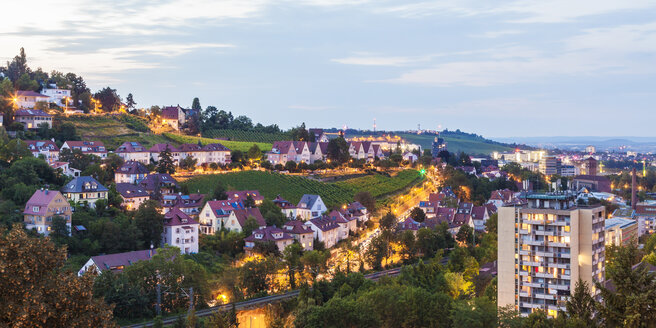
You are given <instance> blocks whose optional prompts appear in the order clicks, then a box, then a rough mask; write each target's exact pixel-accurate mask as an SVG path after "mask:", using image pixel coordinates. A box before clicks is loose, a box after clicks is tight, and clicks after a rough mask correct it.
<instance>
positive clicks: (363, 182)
mask: <svg viewBox="0 0 656 328" xmlns="http://www.w3.org/2000/svg"><path fill="white" fill-rule="evenodd" d="M419 181H421V177H420V176H419V173H418V172H417V171H415V170H406V171H402V172H400V173H399V174H398V175H396V176H392V177H387V176H384V175H380V174H375V175H370V176H366V177H360V178H354V179H348V180H344V181H340V182H337V183H326V182H319V181H315V180H310V179H307V178H304V177H301V176H295V175H285V174H278V173H268V172H261V171H242V172H233V173H226V174H213V175H202V176H197V177H194V178H192V179H189V180H187V181H185V182H183V183H182V184H183V185H185V186H187V188H188V190H189V192H200V193H203V194H209V193H211V192H212V191H213V189H214V187H215V186H216V185H217V184H218V183H222V184H223V185H224V186H225V187H226V188H227V189H238V190H244V189H246V190H247V189H256V190H259V191H260V193H261V194H262V195H263V196H264V197H266V198H268V199H274V198H275V197H276V196H277V195H281V196H282V197H283V198H285V199H287V200H289V201H290V202H292V203H297V202H298V201H299V200H300V199H301V197H302V196H303V194H318V195H320V196H321V198H322V199H323V201H324V202H325V203H326V205H327V206H334V205H342V204H345V203H348V202H351V201H353V196H354V195H355V194H356V193H357V192H359V191H369V192H371V193H372V195H373V196H374V197H376V198H377V199H378V200H379V201H381V200H382V199H384V198H385V196H387V195H390V194H393V193H395V192H398V191H400V190H403V189H405V188H407V187H409V186H412V185H414V184H415V183H417V182H419Z"/></svg>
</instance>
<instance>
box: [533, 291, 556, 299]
mask: <svg viewBox="0 0 656 328" xmlns="http://www.w3.org/2000/svg"><path fill="white" fill-rule="evenodd" d="M534 297H535V298H539V299H543V300H555V299H556V297H555V296H554V295H551V294H540V293H536V294H535V295H534Z"/></svg>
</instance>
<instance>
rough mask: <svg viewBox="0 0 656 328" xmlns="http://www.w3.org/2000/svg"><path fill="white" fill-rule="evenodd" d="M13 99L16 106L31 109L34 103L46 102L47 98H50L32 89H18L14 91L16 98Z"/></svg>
mask: <svg viewBox="0 0 656 328" xmlns="http://www.w3.org/2000/svg"><path fill="white" fill-rule="evenodd" d="M14 99H15V100H14V102H15V103H16V106H18V108H19V109H22V108H29V109H32V108H34V106H36V103H38V102H48V100H50V97H48V96H46V95H42V94H40V93H38V92H34V91H24V90H18V91H16V98H14Z"/></svg>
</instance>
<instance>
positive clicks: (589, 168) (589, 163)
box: [585, 156, 597, 175]
mask: <svg viewBox="0 0 656 328" xmlns="http://www.w3.org/2000/svg"><path fill="white" fill-rule="evenodd" d="M585 172H586V174H587V175H597V160H596V159H594V157H592V156H590V157H588V158H586V159H585Z"/></svg>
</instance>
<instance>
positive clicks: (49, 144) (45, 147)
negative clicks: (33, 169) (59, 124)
mask: <svg viewBox="0 0 656 328" xmlns="http://www.w3.org/2000/svg"><path fill="white" fill-rule="evenodd" d="M25 143H26V144H27V148H28V149H29V150H30V151H31V152H32V155H34V157H39V156H40V155H43V157H44V158H45V160H46V162H48V163H49V164H52V163H54V162H56V161H57V160H59V147H57V144H56V143H55V142H54V141H51V140H25Z"/></svg>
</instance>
